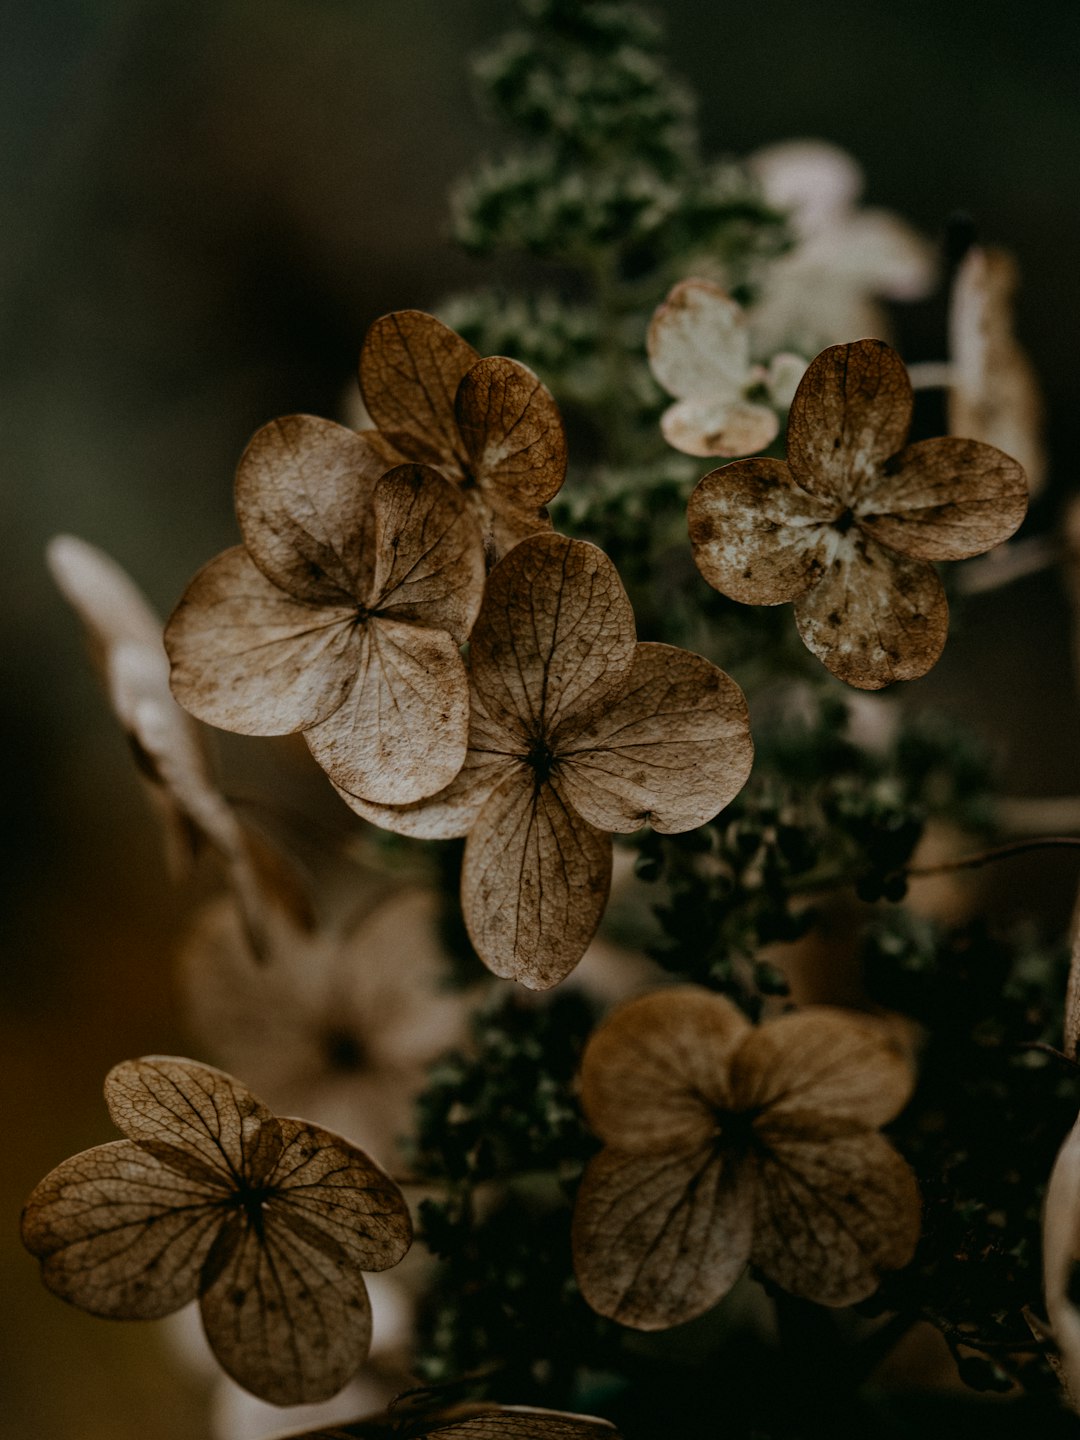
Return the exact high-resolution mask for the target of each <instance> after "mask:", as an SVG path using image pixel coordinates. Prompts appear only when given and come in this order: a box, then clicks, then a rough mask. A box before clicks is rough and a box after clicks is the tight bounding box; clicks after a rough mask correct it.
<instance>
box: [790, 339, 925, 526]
mask: <svg viewBox="0 0 1080 1440" xmlns="http://www.w3.org/2000/svg"><path fill="white" fill-rule="evenodd" d="M911 411H912V398H911V381H910V380H909V379H908V373H907V369H906V367H905V365H904V362H903V361H902V360H901V359H900V356H899V355H897V353H896V351H895V350H893V349H891V348H890V347H889V346H888V345H886V344H885V343H884V342H883V341H881V340H855V341H853V342H851V343H850V344H847V345H830V346H829V348H828V349H827V350H823V351H822V352H821V354H820V355H818V356H817V358H816V359H815V360H812V361H811V363H810V367H809V369H808V370H807V372H806V374H805V375H804V376H803V378H802V382H801V383H800V385H799V388H798V390H797V391H796V392H795V398H794V400H793V401H792V402H791V411H790V414H789V415H788V436H787V459H788V464H789V465H790V467H791V473H792V475H793V476H794V477H795V480H796V481H797V483H798V484H799V485H801V486H802V488H803V489H804V490H808V491H809V492H810V494H811V495H817V496H820V498H821V499H823V500H832V501H835V502H837V503H838V504H841V505H854V504H856V503H857V501H858V500H859V498H860V496H861V495H862V494H863V492H864V491H865V490H866V489H867V488H868V487H869V486H871V485H873V484H876V482H877V480H878V478H879V476H880V473H881V466H882V464H883V463H884V462H885V461H886V460H887V459H888V458H889V457H890V456H891V455H895V454H896V452H897V451H898V450H899V449H900V448H901V446H902V445H903V443H904V441H905V440H906V439H907V433H908V430H909V428H910V426H911Z"/></svg>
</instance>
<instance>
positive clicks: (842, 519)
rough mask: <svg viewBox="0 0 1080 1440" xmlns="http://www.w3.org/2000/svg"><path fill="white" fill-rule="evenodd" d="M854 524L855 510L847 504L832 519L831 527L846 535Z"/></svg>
mask: <svg viewBox="0 0 1080 1440" xmlns="http://www.w3.org/2000/svg"><path fill="white" fill-rule="evenodd" d="M854 524H855V511H854V510H852V508H851V506H850V505H849V506H848V508H847V509H846V510H845V511H844V512H843V513H842V514H840V515H838V516H837V517H836V519H835V520H834V521H833V529H834V530H836V531H838V532H839V533H840V534H841V535H846V534H847V532H848V531H849V530H850V529H851V527H852V526H853V525H854Z"/></svg>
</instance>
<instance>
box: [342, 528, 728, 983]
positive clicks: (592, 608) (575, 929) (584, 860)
mask: <svg viewBox="0 0 1080 1440" xmlns="http://www.w3.org/2000/svg"><path fill="white" fill-rule="evenodd" d="M470 666H471V673H470V679H471V686H470V693H471V704H472V723H471V728H470V733H469V753H468V757H467V758H466V761H465V765H464V767H463V769H462V771H461V773H460V774H459V775H458V777H457V779H456V780H455V781H454V782H453V784H452V785H450V786H449V787H448V788H447V789H446V790H445V791H444V792H443V793H442V794H441V795H436V796H433V797H432V798H431V799H430V800H428V801H422V802H421V803H420V804H418V805H416V806H413V807H411V808H400V807H399V808H397V809H394V808H392V807H388V806H372V805H370V804H366V803H365V802H364V801H362V800H357V799H355V798H353V797H350V796H348V795H345V797H344V798H345V799H346V801H348V803H350V804H351V805H352V807H353V808H354V809H355V810H356V811H357V812H358V813H359V814H361V815H363V816H365V817H366V818H368V819H370V820H373V821H374V822H375V823H376V824H379V825H384V826H386V827H387V828H388V829H391V830H397V831H399V832H400V833H402V834H406V835H414V836H418V837H420V838H429V839H430V838H444V839H446V838H450V837H452V836H461V835H468V840H467V842H466V845H465V858H464V864H463V868H462V877H461V900H462V908H463V910H464V913H465V921H466V924H467V926H468V930H469V935H470V937H471V938H472V942H473V945H474V946H475V947H476V950H477V952H478V954H479V955H480V957H481V959H482V960H483V961H484V963H485V964H486V965H487V966H488V967H489V968H490V969H492V970H493V971H494V972H495V974H496V975H503V976H507V977H510V978H512V979H515V980H520V981H521V982H522V983H523V984H525V985H527V986H529V987H530V988H531V989H537V990H543V989H547V988H548V987H550V986H552V985H556V984H558V982H559V981H560V980H562V979H563V978H564V977H565V976H566V975H568V974H569V972H570V971H571V970H572V969H573V968H574V966H575V965H576V964H577V962H578V960H579V959H580V958H581V956H582V954H583V953H584V951H585V949H586V947H587V946H588V944H589V941H590V940H591V939H592V937H593V935H594V934H595V932H596V928H597V926H598V925H599V923H600V918H601V916H602V914H603V910H604V906H605V904H606V902H607V895H608V889H609V886H610V883H611V856H612V842H611V832H613V831H614V832H616V833H623V834H627V833H630V832H632V831H634V830H638V829H640V828H641V827H642V826H643V825H646V824H651V825H652V826H653V827H654V828H655V829H657V830H659V831H660V832H661V833H663V834H672V833H676V832H678V831H682V830H691V829H693V828H694V827H696V826H698V825H702V824H704V823H705V822H706V821H707V820H709V819H710V818H711V817H712V816H713V815H715V814H716V813H717V812H718V811H719V810H722V809H723V808H724V806H725V805H727V804H728V803H729V802H730V801H731V800H732V799H734V797H735V796H736V795H737V794H738V793H739V791H740V790H741V789H742V787H743V785H744V784H745V782H746V778H747V776H748V774H749V773H750V764H751V760H752V757H753V746H752V744H751V740H750V731H749V721H748V714H747V707H746V701H745V699H744V698H743V694H742V691H741V690H740V689H739V687H738V685H736V684H735V682H734V681H733V680H732V679H731V678H730V677H729V676H728V675H726V674H725V673H724V672H723V671H722V670H719V669H717V667H716V666H715V665H712V664H711V663H710V662H709V661H708V660H705V659H703V658H702V657H701V656H700V655H695V654H692V653H691V652H689V651H686V650H679V649H676V648H675V647H674V646H671V645H657V644H638V642H637V639H636V633H635V627H634V615H633V611H632V609H631V607H630V601H629V600H628V598H627V595H626V591H625V590H624V589H623V587H622V583H621V581H620V580H619V577H618V575H617V573H616V571H615V567H614V565H612V563H611V561H610V560H609V559H608V558H607V556H606V555H604V553H603V552H602V551H601V550H598V549H597V548H596V546H595V545H590V544H588V543H587V542H586V541H583V540H568V539H567V538H566V537H565V536H562V535H555V534H544V535H534V536H532V537H531V538H529V539H527V540H523V541H521V543H520V544H518V545H516V546H515V547H514V548H513V550H511V551H510V552H509V554H508V555H507V556H506V557H505V558H504V559H503V560H502V561H500V563H499V564H498V565H496V566H495V568H494V569H493V570H492V572H491V574H490V576H489V577H488V584H487V591H486V593H485V596H484V603H483V606H482V608H481V611H480V616H479V619H478V620H477V623H476V628H475V629H474V630H473V634H472V639H471V642H470Z"/></svg>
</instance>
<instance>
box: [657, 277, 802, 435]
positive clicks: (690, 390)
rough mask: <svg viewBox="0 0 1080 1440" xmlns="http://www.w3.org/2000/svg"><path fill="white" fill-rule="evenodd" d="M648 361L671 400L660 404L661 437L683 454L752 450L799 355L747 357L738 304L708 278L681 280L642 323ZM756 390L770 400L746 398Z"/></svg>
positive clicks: (787, 395) (786, 397)
mask: <svg viewBox="0 0 1080 1440" xmlns="http://www.w3.org/2000/svg"><path fill="white" fill-rule="evenodd" d="M648 351H649V367H650V369H651V370H652V373H653V376H654V377H655V379H656V381H657V383H658V384H660V385H662V386H663V387H664V389H665V390H666V391H667V392H668V394H669V395H674V396H675V398H676V401H677V403H676V404H674V405H671V406H669V407H668V409H667V410H665V411H664V414H663V416H662V417H661V420H660V428H661V429H662V430H663V432H664V439H665V440H666V441H667V442H668V444H669V445H673V446H674V447H675V449H676V450H682V451H683V452H684V453H685V454H687V455H753V454H755V453H756V452H757V451H759V450H764V449H765V448H766V446H768V445H770V444H771V443H772V442H773V440H775V439H776V435H777V432H778V431H779V429H780V422H779V420H778V419H777V417H776V411H775V409H773V408H772V407H773V406H778V407H779V408H781V409H786V408H787V406H788V405H789V404H790V403H791V397H792V394H793V393H794V390H795V387H796V385H798V383H799V381H800V380H801V379H802V376H803V372H804V371H805V369H806V362H805V361H804V360H802V359H801V358H800V357H799V356H798V355H789V354H780V355H777V356H776V357H775V358H774V360H773V361H772V364H771V365H770V366H769V368H768V369H765V367H764V366H761V365H753V364H751V361H750V331H749V328H748V326H747V324H746V316H745V313H744V311H743V309H742V306H741V305H738V304H736V302H735V301H734V300H732V299H731V297H730V296H729V295H727V294H725V293H724V291H723V290H721V289H720V287H719V286H718V285H713V284H712V283H711V282H710V281H708V280H684V281H682V282H681V283H680V284H678V285H676V286H675V287H674V289H673V290H672V291H671V292H670V294H669V295H668V297H667V299H666V300H665V301H664V303H663V304H662V305H661V306H659V307H658V309H657V311H656V313H655V315H654V316H653V318H652V322H651V323H650V325H649V336H648ZM755 391H764V392H765V394H766V395H767V396H768V398H769V401H770V403H769V404H768V405H765V404H761V403H760V402H759V401H757V400H753V399H751V398H750V397H751V395H752V393H753V392H755Z"/></svg>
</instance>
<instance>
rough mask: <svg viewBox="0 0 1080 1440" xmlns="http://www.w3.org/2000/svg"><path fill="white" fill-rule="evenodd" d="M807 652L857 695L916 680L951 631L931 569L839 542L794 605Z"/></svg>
mask: <svg viewBox="0 0 1080 1440" xmlns="http://www.w3.org/2000/svg"><path fill="white" fill-rule="evenodd" d="M795 623H796V624H797V625H798V627H799V634H800V635H801V636H802V638H803V643H804V644H805V645H806V647H807V649H809V650H811V651H813V653H814V654H815V655H816V656H817V657H818V659H819V660H821V661H822V662H823V663H824V664H825V665H826V666H828V668H829V669H830V670H831V671H832V673H833V674H834V675H836V676H838V677H839V678H840V679H841V680H846V681H847V683H848V684H849V685H856V686H858V688H859V689H860V690H880V689H881V688H882V687H883V686H885V685H891V684H892V683H893V681H894V680H914V679H917V677H918V676H920V675H925V674H926V672H927V671H928V670H929V669H931V668H932V666H933V665H934V664H935V663H936V662H937V659H938V656H939V655H940V654H941V652H942V650H943V649H944V646H945V639H946V636H947V635H948V631H949V604H948V601H947V600H946V599H945V591H944V590H943V589H942V587H941V581H940V580H939V579H938V577H937V572H936V571H935V570H934V568H933V566H932V565H930V564H929V563H928V562H927V561H925V560H910V559H908V558H907V556H905V555H897V554H896V553H895V552H893V551H890V550H886V549H884V548H883V547H882V546H880V545H877V544H875V542H874V541H873V540H871V539H870V538H869V536H858V537H857V538H855V539H852V537H851V535H850V534H849V535H847V536H843V537H841V541H840V546H839V549H838V552H837V556H836V559H835V560H834V561H833V563H832V565H830V567H829V568H828V570H826V572H825V574H824V575H823V576H822V577H821V579H820V580H819V581H818V582H817V583H816V584H815V585H814V587H813V588H812V589H811V590H809V591H807V593H806V594H805V595H800V596H799V597H798V599H797V600H796V601H795Z"/></svg>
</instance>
